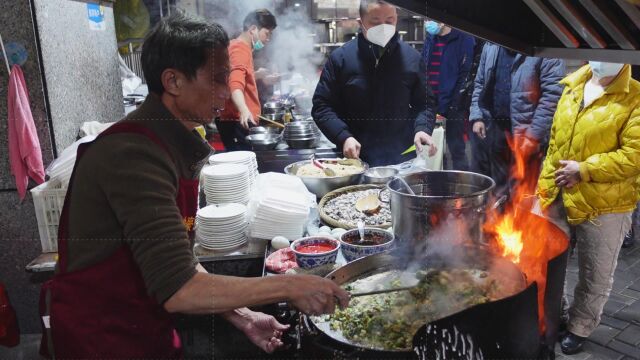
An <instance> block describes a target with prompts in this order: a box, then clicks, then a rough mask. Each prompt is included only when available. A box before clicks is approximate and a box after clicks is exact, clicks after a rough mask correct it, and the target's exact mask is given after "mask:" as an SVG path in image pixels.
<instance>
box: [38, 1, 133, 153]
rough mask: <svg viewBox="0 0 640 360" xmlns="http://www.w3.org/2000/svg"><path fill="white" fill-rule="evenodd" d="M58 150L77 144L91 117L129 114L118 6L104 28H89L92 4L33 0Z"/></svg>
mask: <svg viewBox="0 0 640 360" xmlns="http://www.w3.org/2000/svg"><path fill="white" fill-rule="evenodd" d="M33 2H34V5H35V10H36V20H37V24H38V33H39V36H40V44H41V47H42V48H41V50H42V61H43V63H44V69H45V74H44V75H45V81H46V84H47V91H48V94H49V105H50V109H49V110H50V115H51V118H52V120H53V121H52V122H53V133H54V138H55V142H56V146H57V149H58V151H59V152H60V151H62V149H64V148H66V147H67V146H69V145H71V144H72V143H73V142H74V141H75V140H76V136H77V135H78V129H79V128H80V125H82V123H83V122H85V121H99V122H113V121H117V120H120V119H121V118H122V117H123V116H124V106H123V104H122V90H121V89H122V85H121V84H120V73H119V70H118V57H117V55H116V54H117V42H116V35H115V25H114V21H113V8H112V7H111V6H110V5H109V6H105V8H104V9H105V19H104V22H105V25H106V29H105V30H103V31H94V30H91V29H90V28H89V20H88V17H87V4H86V3H85V2H83V1H73V0H33Z"/></svg>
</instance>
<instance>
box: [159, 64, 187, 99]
mask: <svg viewBox="0 0 640 360" xmlns="http://www.w3.org/2000/svg"><path fill="white" fill-rule="evenodd" d="M160 79H161V81H162V86H163V87H164V91H166V92H168V93H169V94H171V95H174V96H176V95H180V92H181V88H182V85H183V84H184V77H183V76H182V73H180V72H179V71H177V70H175V69H165V70H164V71H163V72H162V75H161V76H160Z"/></svg>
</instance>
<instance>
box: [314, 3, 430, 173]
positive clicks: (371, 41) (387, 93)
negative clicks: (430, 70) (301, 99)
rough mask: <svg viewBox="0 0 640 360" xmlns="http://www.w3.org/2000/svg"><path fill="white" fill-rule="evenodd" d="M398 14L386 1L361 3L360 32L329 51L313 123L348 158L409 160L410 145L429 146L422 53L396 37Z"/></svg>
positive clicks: (378, 162) (383, 162)
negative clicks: (352, 38) (332, 50)
mask: <svg viewBox="0 0 640 360" xmlns="http://www.w3.org/2000/svg"><path fill="white" fill-rule="evenodd" d="M397 22H398V13H397V10H396V8H395V6H393V5H390V4H388V3H386V2H385V1H372V0H363V1H362V2H361V3H360V23H361V26H362V31H361V32H360V33H359V34H358V37H357V38H356V39H354V40H351V41H349V42H348V43H346V44H345V45H344V46H342V47H341V48H339V49H337V50H335V51H334V52H333V53H331V56H330V57H329V59H328V61H327V63H326V64H325V66H324V70H323V71H322V76H321V77H320V81H319V83H318V86H317V88H316V92H315V94H314V96H313V110H312V115H313V118H314V119H315V121H316V123H317V124H318V127H319V128H320V130H322V132H323V133H324V134H325V135H326V136H327V138H328V139H329V140H331V142H333V143H334V144H336V145H337V146H339V148H340V149H342V152H343V154H344V155H345V156H346V157H349V158H362V159H363V160H364V161H366V162H368V163H369V165H372V166H378V165H390V164H397V163H400V162H403V161H406V160H409V157H408V156H403V155H401V154H402V152H403V151H404V150H405V149H407V148H408V147H409V146H410V145H411V144H412V143H414V142H415V144H416V147H417V148H418V149H419V150H421V149H422V145H423V144H426V145H428V146H429V153H430V154H431V155H433V154H435V152H436V147H435V145H434V143H433V141H432V139H431V136H430V135H431V133H432V131H433V127H434V126H435V113H434V112H433V109H434V107H435V106H434V105H435V101H436V100H435V97H434V95H433V94H432V93H431V91H430V89H428V88H427V82H426V67H425V64H424V61H423V60H422V57H421V55H420V54H419V53H418V52H417V51H416V50H414V49H413V48H412V47H411V46H409V45H408V44H406V43H405V42H403V41H402V40H400V35H399V34H398V33H397V31H396V24H397Z"/></svg>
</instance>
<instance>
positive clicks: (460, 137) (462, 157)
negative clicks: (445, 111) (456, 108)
mask: <svg viewBox="0 0 640 360" xmlns="http://www.w3.org/2000/svg"><path fill="white" fill-rule="evenodd" d="M445 126H446V131H445V137H446V140H447V148H449V153H450V154H451V162H452V164H451V165H452V168H453V170H462V171H468V170H469V162H468V160H467V154H466V153H465V144H464V114H463V113H459V114H454V115H453V116H452V117H451V118H447V122H446V124H445Z"/></svg>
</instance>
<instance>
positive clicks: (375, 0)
mask: <svg viewBox="0 0 640 360" xmlns="http://www.w3.org/2000/svg"><path fill="white" fill-rule="evenodd" d="M371 5H391V4H389V3H388V2H386V1H382V0H360V19H362V18H363V17H364V16H365V15H367V12H369V6H371Z"/></svg>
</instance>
